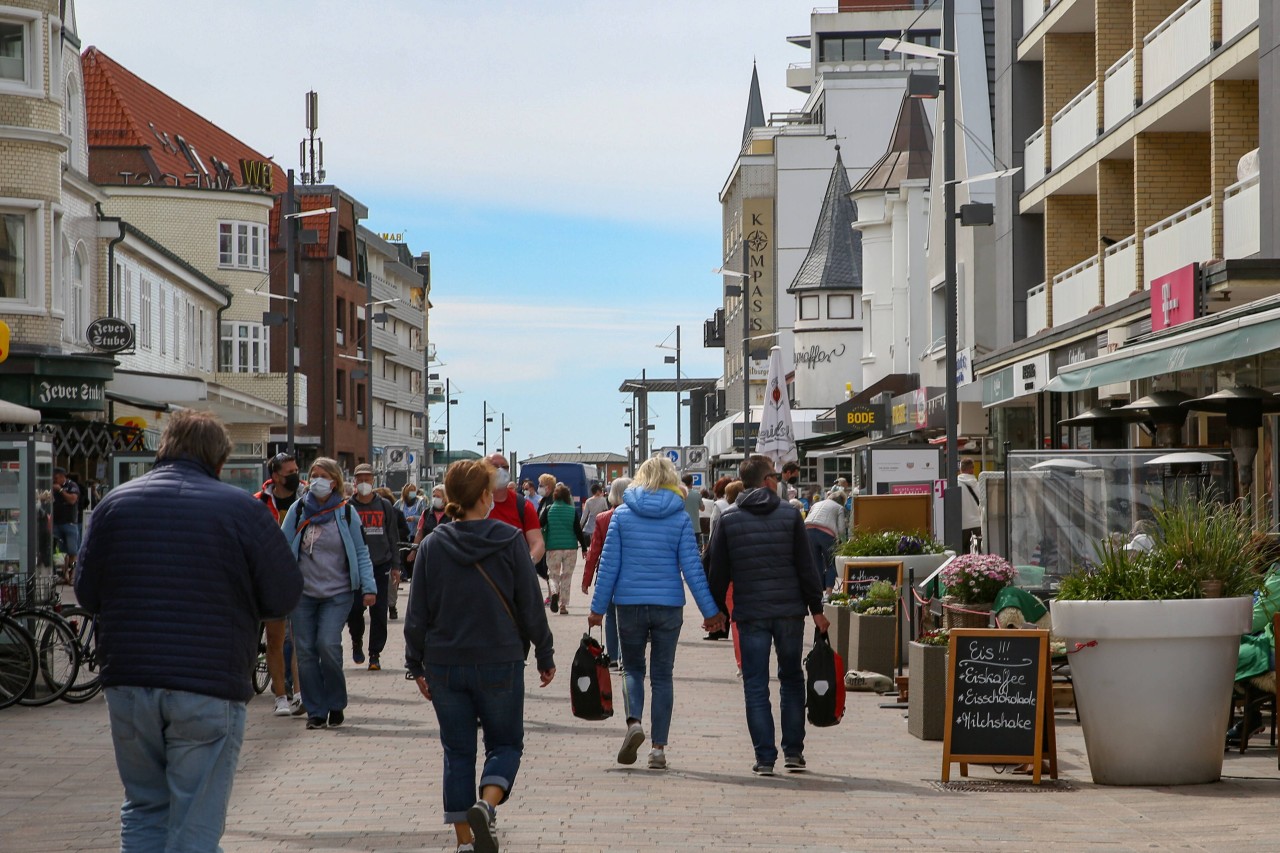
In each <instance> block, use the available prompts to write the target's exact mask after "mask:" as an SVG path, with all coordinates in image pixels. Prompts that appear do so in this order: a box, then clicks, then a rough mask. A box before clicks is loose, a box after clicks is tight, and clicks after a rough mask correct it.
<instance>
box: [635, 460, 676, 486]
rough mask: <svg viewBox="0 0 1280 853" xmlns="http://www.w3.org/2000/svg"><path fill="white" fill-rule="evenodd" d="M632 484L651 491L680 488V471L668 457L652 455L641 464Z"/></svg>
mask: <svg viewBox="0 0 1280 853" xmlns="http://www.w3.org/2000/svg"><path fill="white" fill-rule="evenodd" d="M631 484H632V485H634V486H639V487H640V488H642V489H645V490H647V491H651V492H656V491H657V490H658V489H678V488H680V472H678V471H677V470H676V466H675V465H673V464H672V462H671V460H670V459H668V458H667V457H665V456H652V457H650V458H648V459H646V460H645V461H644V462H643V464H641V465H640V468H639V469H638V470H637V471H636V476H635V479H634V480H632V481H631Z"/></svg>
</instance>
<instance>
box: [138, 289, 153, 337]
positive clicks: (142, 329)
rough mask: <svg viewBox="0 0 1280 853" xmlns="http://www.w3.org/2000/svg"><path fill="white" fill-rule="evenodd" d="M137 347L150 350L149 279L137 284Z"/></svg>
mask: <svg viewBox="0 0 1280 853" xmlns="http://www.w3.org/2000/svg"><path fill="white" fill-rule="evenodd" d="M138 346H140V347H142V348H143V349H151V279H149V278H143V279H142V280H141V281H140V282H139V284H138Z"/></svg>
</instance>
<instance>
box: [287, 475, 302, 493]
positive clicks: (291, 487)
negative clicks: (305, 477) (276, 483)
mask: <svg viewBox="0 0 1280 853" xmlns="http://www.w3.org/2000/svg"><path fill="white" fill-rule="evenodd" d="M300 482H301V477H300V476H299V475H298V473H297V472H296V471H295V472H294V473H292V474H285V475H284V487H285V489H286V490H287V491H290V492H296V491H298V484H299V483H300Z"/></svg>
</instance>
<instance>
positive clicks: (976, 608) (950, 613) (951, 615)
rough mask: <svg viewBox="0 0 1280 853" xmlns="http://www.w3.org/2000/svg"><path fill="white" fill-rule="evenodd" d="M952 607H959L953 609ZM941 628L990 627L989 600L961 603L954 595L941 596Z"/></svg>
mask: <svg viewBox="0 0 1280 853" xmlns="http://www.w3.org/2000/svg"><path fill="white" fill-rule="evenodd" d="M953 607H958V608H960V609H959V610H953V609H952V608H953ZM942 627H943V628H989V627H991V602H989V601H988V602H986V603H984V604H972V603H971V604H961V603H960V602H958V601H956V599H955V596H951V595H944V596H943V597H942Z"/></svg>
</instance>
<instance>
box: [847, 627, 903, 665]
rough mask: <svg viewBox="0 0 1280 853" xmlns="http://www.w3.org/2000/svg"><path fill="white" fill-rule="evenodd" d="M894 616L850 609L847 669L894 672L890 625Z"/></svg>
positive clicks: (892, 639) (893, 648)
mask: <svg viewBox="0 0 1280 853" xmlns="http://www.w3.org/2000/svg"><path fill="white" fill-rule="evenodd" d="M896 622H897V620H896V619H895V618H894V617H892V616H864V615H862V614H861V613H853V612H852V611H850V612H849V627H848V637H849V656H848V657H846V658H845V661H846V662H847V663H848V667H849V669H857V670H862V671H863V672H878V673H880V674H881V675H887V676H890V677H892V676H893V664H894V655H893V653H894V651H895V650H896V643H895V638H894V632H893V628H894V625H895V624H896Z"/></svg>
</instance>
